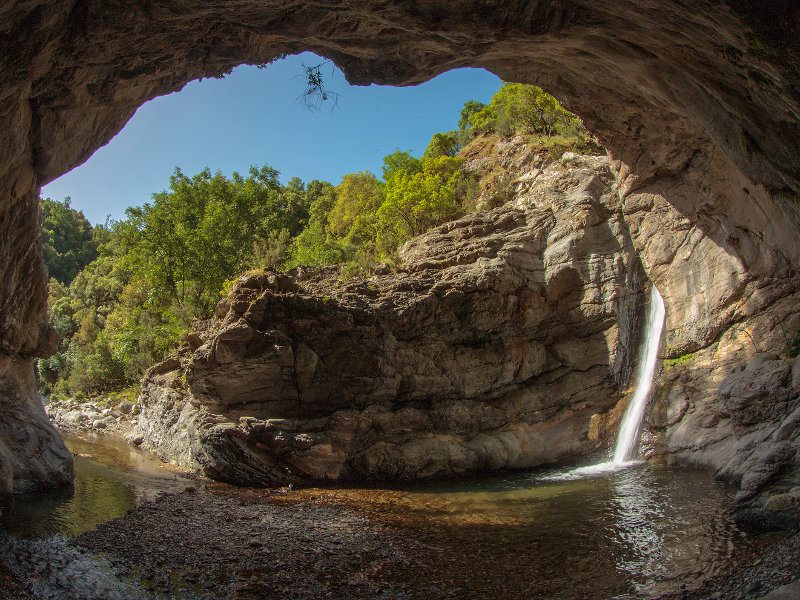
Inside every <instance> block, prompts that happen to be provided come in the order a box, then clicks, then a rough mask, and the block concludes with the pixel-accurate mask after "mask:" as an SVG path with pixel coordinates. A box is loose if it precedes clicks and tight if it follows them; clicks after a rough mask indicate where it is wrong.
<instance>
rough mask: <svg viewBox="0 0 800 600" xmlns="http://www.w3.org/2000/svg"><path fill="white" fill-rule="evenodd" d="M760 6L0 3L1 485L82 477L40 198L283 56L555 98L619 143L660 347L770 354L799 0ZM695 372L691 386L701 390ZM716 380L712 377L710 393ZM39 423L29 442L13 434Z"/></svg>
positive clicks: (782, 318) (728, 361) (611, 143)
mask: <svg viewBox="0 0 800 600" xmlns="http://www.w3.org/2000/svg"><path fill="white" fill-rule="evenodd" d="M753 6H754V5H752V3H749V2H746V1H745V0H727V1H723V0H703V1H700V2H692V3H691V4H687V3H684V2H681V1H675V2H669V3H665V2H660V1H657V0H620V1H618V2H612V3H609V2H603V1H600V0H537V1H535V2H528V1H524V2H523V1H522V0H511V1H504V2H499V1H488V2H480V1H477V0H458V1H457V2H453V1H448V2H444V1H439V0H416V1H414V0H408V1H406V0H403V1H398V2H377V1H376V0H352V1H348V2H328V1H325V0H310V1H293V2H273V1H272V0H266V1H265V0H246V1H243V2H236V3H231V2H225V1H222V0H214V1H211V2H204V3H195V2H189V1H188V0H180V1H177V2H176V1H172V2H164V1H159V0H154V1H150V2H127V1H125V0H120V1H118V2H113V3H109V2H98V1H92V0H72V1H70V2H55V1H52V0H33V1H31V2H26V3H5V4H4V5H3V7H2V8H0V48H1V49H2V52H0V124H2V126H0V271H2V274H3V278H2V282H1V283H0V421H2V424H1V425H0V442H4V444H3V445H2V446H0V492H9V491H11V490H12V489H17V490H20V489H27V488H31V487H36V486H39V485H49V484H59V483H63V482H65V481H67V480H68V479H69V477H70V475H69V473H70V468H69V461H68V458H67V456H66V454H65V453H64V452H63V448H62V447H61V446H60V445H59V442H58V441H57V436H56V435H55V433H54V432H53V431H52V429H51V428H49V427H48V425H47V423H46V420H45V419H44V416H43V414H42V411H41V409H40V407H38V400H37V399H36V398H35V393H34V389H33V378H32V368H31V367H32V361H33V359H34V358H35V357H36V356H43V355H46V354H47V353H48V352H49V351H51V349H52V346H53V334H52V332H51V331H50V330H49V328H48V327H47V325H46V323H45V313H46V296H47V294H46V276H45V273H44V267H43V264H42V261H41V257H40V247H39V241H38V229H37V227H38V225H37V211H38V208H37V196H38V191H39V188H40V186H42V185H43V184H45V183H47V182H49V181H51V180H53V179H55V178H56V177H58V176H59V175H61V174H63V173H65V172H66V171H68V170H70V169H71V168H73V167H75V166H76V165H78V164H80V163H82V162H83V161H85V160H86V159H87V158H88V157H89V156H90V155H91V154H92V152H93V151H94V150H95V149H97V148H98V147H100V146H102V145H104V144H105V143H107V142H108V141H109V140H110V139H111V138H112V137H113V136H114V135H115V134H116V133H117V132H118V131H119V130H120V129H121V128H122V127H123V126H124V124H125V123H126V122H127V120H128V119H130V117H131V116H132V115H133V113H134V112H135V111H136V109H137V107H138V106H140V105H141V104H143V103H144V102H146V101H147V100H149V99H151V98H153V97H156V96H158V95H161V94H165V93H169V92H173V91H176V90H179V89H180V88H181V87H182V86H183V85H185V84H186V83H187V82H189V81H191V80H193V79H196V78H199V77H218V76H221V75H223V74H224V73H226V72H227V71H229V70H230V69H231V68H233V67H235V66H237V65H239V64H242V63H250V64H258V63H264V62H268V61H270V60H272V59H273V58H275V57H276V56H279V55H281V54H284V53H293V52H299V51H301V50H312V51H315V52H317V53H319V54H322V55H325V56H328V57H330V58H331V59H333V60H334V61H335V62H336V63H337V64H338V65H339V66H340V67H341V68H342V69H343V70H344V72H345V73H346V75H347V77H348V78H349V79H350V80H351V81H352V82H354V83H359V84H366V83H370V82H378V83H390V84H397V85H411V84H416V83H419V82H421V81H424V80H426V79H428V78H430V77H432V76H434V75H436V74H438V73H440V72H443V71H445V70H448V69H451V68H455V67H461V66H478V67H485V68H487V69H489V70H491V71H493V72H495V73H497V74H498V75H499V76H500V77H502V78H504V79H507V80H513V81H520V82H528V83H537V84H539V85H542V86H543V87H545V88H546V89H547V90H548V91H550V92H552V93H554V94H555V95H557V96H558V97H559V98H560V99H562V100H563V101H564V102H565V104H566V105H567V106H568V107H569V108H570V109H571V110H573V111H574V112H576V113H578V114H579V115H581V117H582V118H583V119H584V121H585V122H586V124H587V126H588V127H589V129H590V130H592V131H593V132H595V133H596V134H597V136H598V137H599V139H600V140H601V141H602V142H603V144H604V145H605V146H606V147H608V148H609V149H610V152H611V155H612V157H613V159H614V161H615V169H616V172H617V175H618V180H619V190H620V206H619V209H620V210H621V211H622V212H624V213H625V215H626V217H627V219H628V221H629V222H630V223H631V237H632V240H633V242H634V244H635V246H636V247H637V250H638V251H639V253H640V255H641V256H642V259H643V262H644V265H645V268H646V269H647V271H648V273H649V275H650V277H651V279H653V281H655V282H656V284H657V285H658V286H659V288H660V289H661V290H662V292H663V293H664V297H665V300H666V302H667V306H668V314H669V320H668V325H667V329H668V332H667V350H666V352H667V353H668V354H670V355H685V354H687V353H690V352H696V351H700V352H701V353H702V352H703V351H705V350H704V349H708V348H710V345H711V344H714V345H715V346H714V348H715V352H716V351H720V352H723V351H724V354H725V356H724V358H725V360H724V361H723V362H724V364H725V365H726V367H725V368H727V369H728V370H729V369H730V368H731V366H732V365H739V364H743V363H744V362H746V361H747V360H748V359H749V357H750V356H751V355H752V354H753V353H754V352H755V351H756V350H758V351H761V350H772V349H775V348H777V346H778V345H780V343H781V338H780V335H781V331H782V330H781V325H785V324H786V323H788V322H790V321H791V319H793V318H795V319H796V317H794V316H793V315H796V314H797V310H798V308H797V307H798V306H799V305H798V302H797V296H796V291H797V290H798V289H800V284H799V283H798V279H797V269H798V265H800V201H798V194H800V60H798V59H799V57H800V49H799V47H798V42H797V40H798V39H800V35H798V34H800V25H799V24H800V9H799V8H798V7H797V6H796V4H795V3H794V2H792V1H791V0H775V1H773V2H771V3H769V7H762V6H759V7H758V8H754V7H753ZM715 364H716V363H715ZM709 368H711V367H709ZM686 377H688V379H687V380H686V381H683V382H682V383H681V385H683V386H684V387H692V386H694V387H695V388H696V387H697V386H698V385H700V384H699V383H698V382H697V381H696V380H694V379H692V378H691V377H690V376H688V375H687V376H686ZM722 378H723V373H722V372H717V371H714V372H713V377H711V378H710V380H711V383H709V384H708V385H709V386H711V387H713V386H714V385H717V384H718V383H719V381H720V380H721V379H722ZM711 387H709V389H707V390H705V391H703V393H704V394H706V395H708V397H709V398H711V396H714V394H716V391H715V390H716V388H715V387H714V389H713V390H712V389H711ZM693 389H694V388H693ZM675 393H677V392H675ZM684 401H685V399H684ZM675 402H678V400H676V401H675ZM709 410H710V409H709ZM684 412H685V411H684ZM25 427H27V428H28V430H29V431H30V432H31V435H30V436H29V438H28V441H27V442H26V441H25V440H24V439H22V438H20V435H19V432H20V431H21V430H24V428H25ZM711 429H712V430H714V431H717V429H714V427H711ZM720 431H721V433H720V435H723V436H724V434H725V432H724V431H722V430H720ZM732 431H733V429H731V432H732ZM740 433H741V432H740ZM740 433H737V434H736V435H734V433H730V434H729V435H727V437H726V439H730V440H734V441H735V439H739V438H740V437H741V435H740ZM680 434H681V433H680V431H678V432H677V433H676V432H674V431H671V430H669V428H668V426H667V429H665V431H664V436H665V439H666V441H665V444H666V446H669V445H670V444H673V445H675V448H676V450H675V453H674V454H675V455H676V456H678V455H681V453H683V455H682V456H683V458H685V459H686V460H694V461H695V462H699V463H706V464H708V465H710V466H713V467H714V468H720V467H722V466H724V464H726V461H727V460H728V459H729V458H730V455H731V452H732V451H727V450H724V449H723V450H719V451H718V452H717V454H713V453H711V452H705V453H704V452H701V451H697V450H696V449H693V447H692V446H691V444H690V443H689V442H688V441H685V440H684V441H681V438H680ZM676 436H677V437H676ZM23 437H25V436H23ZM31 440H33V441H31ZM670 440H671V441H670ZM731 443H734V442H731ZM681 444H683V445H681ZM692 457H694V458H692Z"/></svg>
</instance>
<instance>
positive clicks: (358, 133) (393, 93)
mask: <svg viewBox="0 0 800 600" xmlns="http://www.w3.org/2000/svg"><path fill="white" fill-rule="evenodd" d="M321 60H322V59H320V58H318V57H316V56H314V55H313V54H307V53H306V54H301V55H298V56H292V57H289V58H287V59H284V60H281V61H278V62H276V63H274V64H272V65H270V66H269V67H267V68H266V69H257V68H255V67H239V68H237V69H235V70H234V72H233V73H231V74H230V75H228V76H227V77H225V78H224V79H204V80H202V81H193V82H191V83H189V84H188V85H187V86H186V87H185V88H184V89H183V90H182V91H180V92H178V93H175V94H170V95H168V96H162V97H160V98H156V99H154V100H152V101H150V102H148V103H147V104H145V105H144V106H142V107H141V108H140V109H139V110H138V111H137V113H136V115H135V116H134V117H133V119H131V121H130V122H129V123H128V124H127V125H126V126H125V128H124V129H123V130H122V131H121V132H120V133H119V134H118V135H117V136H116V137H115V138H114V139H113V140H112V141H111V142H110V143H109V144H108V145H107V146H105V147H103V148H100V149H99V150H98V151H97V152H96V153H95V154H94V155H93V156H92V157H91V158H90V159H89V160H88V161H87V162H86V163H84V164H83V165H82V166H80V167H77V168H76V169H74V170H73V171H71V172H70V173H67V174H66V175H64V176H63V177H61V178H59V179H57V180H56V181H54V182H52V183H50V184H49V185H47V186H45V187H44V188H43V190H42V195H43V196H48V197H51V198H56V199H62V198H64V197H65V196H70V197H71V198H72V206H73V207H74V208H76V209H79V210H82V211H83V212H84V214H85V215H86V216H87V217H88V218H89V220H90V221H92V222H93V223H98V222H99V223H102V222H104V221H105V220H106V217H107V216H110V217H111V218H112V219H118V218H121V217H123V216H124V210H125V208H126V207H128V206H132V205H138V204H143V203H145V202H147V201H149V200H150V197H151V195H152V194H153V193H155V192H158V191H160V190H163V189H166V188H167V187H168V185H169V176H170V175H171V174H172V172H173V170H174V169H175V167H176V166H178V167H180V168H181V170H182V171H183V172H184V173H186V174H187V175H192V174H194V173H196V172H198V171H200V170H201V169H203V168H205V167H206V166H208V167H210V168H211V170H212V171H222V172H223V173H225V174H230V173H231V172H233V171H240V172H243V173H244V172H246V171H247V168H248V167H249V165H252V164H255V165H261V164H265V163H266V164H269V165H271V166H273V167H275V168H276V169H278V170H279V171H280V173H281V180H282V181H284V182H286V181H287V180H288V179H290V178H291V177H294V176H297V177H300V178H301V179H303V180H304V181H310V180H311V179H325V180H328V181H331V182H333V183H338V182H339V180H340V179H341V177H342V175H344V174H345V173H352V172H355V171H363V170H370V171H373V172H374V173H376V174H380V166H381V162H382V160H383V157H384V156H385V155H387V154H389V153H391V152H394V150H396V149H398V148H399V149H401V150H411V151H412V152H414V153H415V154H419V153H421V152H422V151H423V150H424V149H425V146H426V145H427V143H428V141H429V140H430V138H431V136H432V135H433V134H434V133H436V132H438V131H446V130H449V129H453V128H455V127H456V123H457V121H458V115H459V111H460V109H461V107H462V105H463V104H464V102H466V101H467V100H473V99H474V100H480V101H482V102H488V100H489V99H490V98H491V97H492V94H494V92H495V91H497V89H498V88H499V87H500V85H501V82H500V80H499V79H498V78H497V77H496V76H494V75H492V74H491V73H488V72H487V71H484V70H482V69H459V70H457V71H450V72H449V73H445V74H443V75H440V76H439V77H437V78H435V79H433V80H431V81H429V82H427V83H425V84H423V85H419V86H416V87H406V88H397V87H386V86H369V87H352V86H350V85H348V84H347V82H346V81H345V79H344V76H343V75H342V73H341V72H340V71H339V70H338V69H335V70H334V68H333V67H332V65H327V66H326V67H323V74H324V75H325V78H326V87H327V88H329V89H331V90H333V91H335V92H338V93H339V94H340V97H339V100H338V105H337V106H336V108H335V109H333V110H331V108H329V107H326V106H321V107H320V108H318V109H317V110H315V111H309V110H308V109H307V108H306V107H305V105H304V104H303V103H302V102H301V101H298V97H299V96H300V95H301V94H302V93H303V91H304V89H305V83H304V81H305V80H304V76H303V67H302V66H303V64H306V65H309V66H310V65H316V64H319V62H321Z"/></svg>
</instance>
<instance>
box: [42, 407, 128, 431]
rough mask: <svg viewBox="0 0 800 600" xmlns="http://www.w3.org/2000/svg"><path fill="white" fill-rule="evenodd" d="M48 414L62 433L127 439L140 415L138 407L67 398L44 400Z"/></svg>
mask: <svg viewBox="0 0 800 600" xmlns="http://www.w3.org/2000/svg"><path fill="white" fill-rule="evenodd" d="M43 404H44V409H45V412H46V413H47V416H48V417H49V418H50V420H51V421H52V422H53V424H54V425H55V426H56V427H57V428H58V429H59V430H61V431H67V432H92V433H104V434H111V435H117V436H120V437H125V436H127V435H128V434H129V433H130V432H131V430H132V429H133V426H134V424H135V421H136V417H137V415H138V414H139V407H138V405H137V404H135V403H133V402H128V401H122V402H119V403H116V404H109V403H108V402H103V401H102V400H100V399H98V400H79V399H68V400H61V401H55V400H51V399H48V398H43Z"/></svg>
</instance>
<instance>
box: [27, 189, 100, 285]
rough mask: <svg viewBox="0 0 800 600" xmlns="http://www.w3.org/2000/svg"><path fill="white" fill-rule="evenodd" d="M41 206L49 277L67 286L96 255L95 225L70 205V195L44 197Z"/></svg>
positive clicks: (43, 251) (43, 242)
mask: <svg viewBox="0 0 800 600" xmlns="http://www.w3.org/2000/svg"><path fill="white" fill-rule="evenodd" d="M40 206H41V213H40V222H41V226H42V255H43V257H44V263H45V265H46V266H47V271H48V273H49V274H50V277H52V278H53V279H55V280H56V281H58V282H60V283H63V284H65V285H68V284H69V283H70V282H71V281H72V280H73V279H74V278H75V276H76V275H77V274H78V272H79V271H80V270H81V269H83V268H84V267H85V266H86V265H88V264H89V263H90V262H92V261H93V260H94V259H95V257H96V256H97V243H96V241H95V240H94V239H93V236H92V225H91V223H89V221H88V220H87V219H86V217H85V216H84V215H83V213H82V212H80V211H77V210H75V209H73V208H72V207H71V206H70V199H69V198H65V199H64V200H62V201H58V200H51V199H50V198H43V199H41V201H40Z"/></svg>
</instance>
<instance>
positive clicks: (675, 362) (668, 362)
mask: <svg viewBox="0 0 800 600" xmlns="http://www.w3.org/2000/svg"><path fill="white" fill-rule="evenodd" d="M693 359H694V352H689V353H687V354H682V355H680V356H678V357H676V358H665V359H664V367H665V368H667V369H671V368H672V367H682V366H684V365H687V364H689V363H690V362H691V361H692V360H693Z"/></svg>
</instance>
